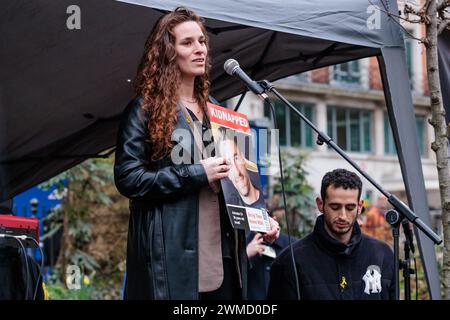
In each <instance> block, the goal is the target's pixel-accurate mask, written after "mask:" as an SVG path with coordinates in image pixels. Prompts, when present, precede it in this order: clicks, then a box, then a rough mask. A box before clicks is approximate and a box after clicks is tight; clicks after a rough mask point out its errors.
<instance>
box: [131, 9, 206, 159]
mask: <svg viewBox="0 0 450 320" xmlns="http://www.w3.org/2000/svg"><path fill="white" fill-rule="evenodd" d="M186 21H195V22H197V23H198V25H199V26H200V28H201V30H202V32H203V34H204V35H205V44H206V46H207V48H208V36H207V33H206V29H205V27H204V24H203V19H202V18H200V17H199V16H198V15H197V14H196V13H195V12H193V11H191V10H189V9H187V8H184V7H178V8H176V9H175V10H174V11H173V12H170V13H168V14H165V15H163V16H162V17H161V18H160V19H159V20H158V22H157V23H156V25H155V27H154V29H153V30H152V32H151V33H150V35H149V37H148V39H147V41H146V43H145V50H144V54H143V56H142V60H141V63H140V65H139V68H138V72H137V76H136V79H135V81H134V87H135V92H136V94H137V95H138V96H140V97H141V98H142V99H143V103H142V106H141V108H142V111H143V112H144V114H145V116H147V117H148V118H149V122H148V132H149V138H150V143H151V144H152V154H151V156H150V159H151V160H153V161H156V160H159V159H161V158H163V157H164V156H166V155H167V154H169V153H170V151H171V149H172V147H173V143H172V140H171V137H172V132H173V130H174V128H175V125H176V123H177V110H176V104H177V100H178V95H177V92H178V88H179V86H180V82H181V71H180V68H179V66H178V64H177V53H176V51H175V34H174V32H173V29H174V27H176V26H177V25H179V24H180V23H183V22H186ZM205 65H206V67H205V73H204V75H202V76H197V77H196V78H195V81H194V97H195V99H196V100H197V101H198V103H199V105H200V106H201V107H202V108H203V110H204V111H205V114H206V102H207V101H208V94H209V76H208V74H209V68H210V62H209V55H207V56H206V60H205Z"/></svg>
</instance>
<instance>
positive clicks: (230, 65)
mask: <svg viewBox="0 0 450 320" xmlns="http://www.w3.org/2000/svg"><path fill="white" fill-rule="evenodd" d="M236 68H239V63H238V62H237V61H236V60H234V59H228V60H227V61H225V63H224V64H223V69H224V70H225V72H226V73H228V74H229V75H230V76H232V75H233V71H234V70H235V69H236Z"/></svg>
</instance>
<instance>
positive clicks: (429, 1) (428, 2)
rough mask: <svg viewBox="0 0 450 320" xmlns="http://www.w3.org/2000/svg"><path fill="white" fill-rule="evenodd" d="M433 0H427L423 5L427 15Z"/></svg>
mask: <svg viewBox="0 0 450 320" xmlns="http://www.w3.org/2000/svg"><path fill="white" fill-rule="evenodd" d="M431 1H433V0H426V1H425V4H424V5H423V8H422V11H423V13H425V14H426V15H427V16H428V14H429V12H428V10H429V9H430V4H431Z"/></svg>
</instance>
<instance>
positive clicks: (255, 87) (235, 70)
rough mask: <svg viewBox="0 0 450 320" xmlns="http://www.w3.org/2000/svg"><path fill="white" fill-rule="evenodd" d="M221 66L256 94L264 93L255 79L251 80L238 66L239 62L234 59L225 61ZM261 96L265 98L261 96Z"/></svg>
mask: <svg viewBox="0 0 450 320" xmlns="http://www.w3.org/2000/svg"><path fill="white" fill-rule="evenodd" d="M223 68H224V70H225V72H226V73H228V74H229V75H230V76H235V77H237V78H239V79H240V80H242V81H243V82H244V83H245V85H246V86H247V87H248V88H249V89H250V90H251V91H252V92H253V93H254V94H256V95H262V94H264V89H263V87H261V86H260V85H259V84H258V83H257V82H256V81H254V80H252V79H251V78H250V77H249V76H248V75H247V74H246V73H245V72H244V70H242V69H241V67H240V66H239V63H238V62H237V61H236V60H234V59H228V60H227V61H225V63H224V65H223ZM264 95H265V94H264ZM263 98H265V97H264V96H263Z"/></svg>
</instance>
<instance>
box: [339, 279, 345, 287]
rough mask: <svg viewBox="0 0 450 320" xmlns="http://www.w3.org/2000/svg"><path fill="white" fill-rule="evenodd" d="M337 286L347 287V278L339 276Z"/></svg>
mask: <svg viewBox="0 0 450 320" xmlns="http://www.w3.org/2000/svg"><path fill="white" fill-rule="evenodd" d="M339 286H340V287H341V289H345V288H347V279H345V277H342V278H341V282H340V283H339Z"/></svg>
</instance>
